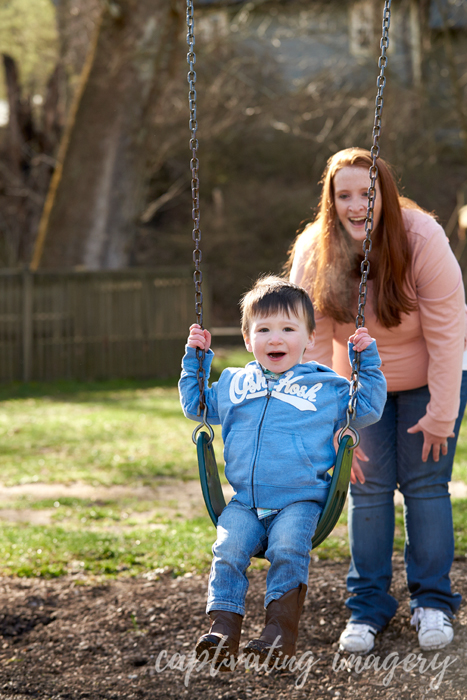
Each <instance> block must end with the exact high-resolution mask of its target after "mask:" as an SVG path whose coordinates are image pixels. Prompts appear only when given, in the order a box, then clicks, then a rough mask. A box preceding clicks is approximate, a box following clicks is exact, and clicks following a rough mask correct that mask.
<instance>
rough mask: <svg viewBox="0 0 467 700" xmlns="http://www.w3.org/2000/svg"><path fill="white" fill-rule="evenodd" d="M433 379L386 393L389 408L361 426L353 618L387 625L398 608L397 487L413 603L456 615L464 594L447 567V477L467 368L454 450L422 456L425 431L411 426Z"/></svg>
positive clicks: (352, 512) (352, 514)
mask: <svg viewBox="0 0 467 700" xmlns="http://www.w3.org/2000/svg"><path fill="white" fill-rule="evenodd" d="M429 400H430V394H429V391H428V387H426V386H425V387H421V388H420V389H413V390H411V391H400V392H390V393H388V399H387V403H386V407H385V409H384V413H383V416H382V418H381V420H380V421H379V422H378V423H375V424H374V425H370V426H369V427H367V428H364V429H363V430H362V431H361V447H362V449H363V451H364V452H365V453H366V454H367V455H368V457H369V458H370V461H369V462H360V465H361V467H362V469H363V472H364V475H365V478H366V481H365V483H364V484H360V483H357V484H352V485H351V489H350V499H349V541H350V548H351V556H352V559H351V563H350V568H349V573H348V577H347V588H348V590H349V592H350V593H354V594H355V595H354V596H353V597H351V598H349V599H348V600H347V601H346V605H347V607H348V608H349V609H350V610H351V612H352V615H351V619H352V620H353V621H355V622H362V623H363V622H364V623H367V624H371V625H372V626H373V627H375V628H376V629H378V630H381V629H382V628H383V627H384V626H385V625H386V624H387V623H388V622H389V620H390V619H391V618H392V617H393V616H394V614H395V612H396V609H397V605H398V604H397V601H396V600H395V598H393V597H392V596H391V595H390V594H389V587H390V585H391V577H392V565H391V559H392V548H393V540H394V490H395V489H396V488H399V491H400V492H401V493H402V494H403V496H404V521H405V532H406V544H405V554H404V558H405V567H406V573H407V584H408V588H409V592H410V606H411V609H412V610H414V609H415V608H417V607H424V608H437V609H438V610H444V611H445V612H446V613H447V615H449V616H450V617H452V616H453V615H454V613H455V612H456V611H457V609H458V608H459V605H460V602H461V596H460V595H459V594H458V593H451V582H450V578H449V573H450V570H451V566H452V561H453V558H454V534H453V524H452V510H451V500H450V496H449V491H448V482H449V481H450V479H451V472H452V464H453V460H454V453H455V450H456V442H457V437H458V434H459V429H460V424H461V422H462V417H463V415H464V409H465V405H466V401H467V372H463V378H462V387H461V405H460V411H459V417H458V419H457V421H456V425H455V429H454V432H455V435H456V436H455V438H449V439H448V454H447V455H446V456H443V455H442V454H440V458H439V462H435V461H434V460H433V457H432V453H431V452H430V456H429V458H428V460H427V462H422V459H421V455H422V444H423V433H421V432H419V433H415V434H414V435H411V434H408V433H407V428H410V427H411V426H413V425H415V424H416V423H417V422H418V421H419V419H420V418H421V417H422V416H424V415H425V412H426V406H427V403H428V402H429Z"/></svg>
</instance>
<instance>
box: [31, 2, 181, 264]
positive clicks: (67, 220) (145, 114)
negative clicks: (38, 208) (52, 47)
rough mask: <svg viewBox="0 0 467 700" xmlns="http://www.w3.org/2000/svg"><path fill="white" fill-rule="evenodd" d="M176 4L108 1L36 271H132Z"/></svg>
mask: <svg viewBox="0 0 467 700" xmlns="http://www.w3.org/2000/svg"><path fill="white" fill-rule="evenodd" d="M180 3H181V0H120V1H119V2H118V4H117V3H115V2H112V3H108V4H107V9H106V10H104V14H103V17H102V21H101V24H100V29H99V32H98V36H97V38H96V42H95V45H94V53H93V57H92V62H91V65H90V68H89V66H88V77H87V79H86V81H85V84H84V85H83V86H82V90H81V95H80V97H79V104H78V106H77V109H75V113H74V115H73V114H71V119H72V120H73V124H72V125H70V124H69V125H68V134H67V148H66V153H63V150H64V149H62V153H61V155H60V156H59V157H61V158H62V162H61V163H60V164H59V166H60V173H59V174H60V177H59V178H58V177H57V178H55V182H53V183H52V185H53V187H54V191H53V193H50V192H49V206H48V211H45V212H44V215H43V217H45V219H44V220H43V221H42V224H41V229H40V235H39V237H38V243H37V247H36V252H35V256H34V260H33V266H34V267H37V266H39V265H40V267H43V268H64V267H65V268H69V267H84V268H87V269H105V268H107V269H112V268H113V269H115V268H119V267H125V266H127V265H128V264H130V262H131V259H130V257H131V247H132V240H133V237H134V234H135V229H136V221H137V219H138V217H139V216H140V214H141V212H142V208H143V202H144V185H145V176H146V165H147V163H146V160H147V152H148V143H149V141H150V137H151V123H152V120H153V118H154V110H155V109H157V107H158V105H160V101H161V99H162V96H163V92H164V87H165V86H166V84H167V83H168V81H169V80H170V77H171V74H172V73H171V71H172V68H173V63H174V53H173V52H174V49H175V47H178V48H179V49H180V50H179V51H178V55H180V56H181V55H182V50H181V46H180V45H179V40H180V36H181V32H180V30H181V23H182V20H183V8H182V7H181V4H180ZM85 70H86V67H85ZM72 112H73V110H72ZM65 131H66V130H65ZM46 209H47V207H46Z"/></svg>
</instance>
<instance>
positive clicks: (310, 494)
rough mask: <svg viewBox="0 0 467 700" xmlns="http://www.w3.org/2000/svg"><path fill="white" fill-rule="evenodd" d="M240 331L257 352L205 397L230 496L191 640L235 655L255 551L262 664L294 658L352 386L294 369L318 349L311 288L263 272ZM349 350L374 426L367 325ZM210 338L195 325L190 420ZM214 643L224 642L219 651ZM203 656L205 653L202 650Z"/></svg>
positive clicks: (363, 413)
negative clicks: (263, 564) (355, 357)
mask: <svg viewBox="0 0 467 700" xmlns="http://www.w3.org/2000/svg"><path fill="white" fill-rule="evenodd" d="M241 311H242V332H243V337H244V341H245V345H246V348H247V350H248V351H249V352H252V353H253V354H254V357H255V361H254V362H250V363H249V364H248V365H246V367H244V368H228V369H226V370H224V371H223V372H222V374H221V376H220V379H219V381H218V382H214V383H213V385H212V386H211V387H210V388H209V387H208V386H207V379H206V394H205V400H206V404H207V412H208V418H209V422H210V423H213V424H221V425H222V438H223V441H224V458H225V475H226V477H227V479H228V481H229V483H230V484H231V485H232V487H233V489H234V491H235V495H234V496H233V498H232V500H231V501H230V502H229V503H228V504H227V506H226V507H225V509H224V510H223V512H222V514H221V515H220V517H219V521H218V526H217V540H216V542H215V544H214V546H213V561H212V567H211V574H210V577H209V588H208V602H207V609H206V612H207V613H209V616H210V618H211V620H212V625H211V629H210V631H209V633H208V634H204V635H203V636H202V637H200V639H199V640H198V642H197V645H196V653H197V655H198V657H199V656H201V654H202V653H203V652H206V651H207V655H208V657H209V658H212V657H214V656H215V654H216V652H217V656H216V658H217V660H218V662H222V661H223V660H224V661H225V662H226V663H228V661H229V660H230V655H233V656H234V657H235V656H236V654H237V652H238V646H239V641H240V632H241V625H242V620H243V616H244V614H245V596H246V592H247V589H248V579H247V577H246V570H247V568H248V566H249V564H250V559H251V557H252V556H254V555H255V554H257V553H258V552H260V551H264V552H265V557H266V559H268V560H269V562H270V564H271V566H270V568H269V571H268V574H267V592H266V598H265V608H266V624H265V628H264V630H263V632H262V634H261V637H260V638H259V639H256V640H252V641H250V642H249V644H248V645H247V647H246V651H248V652H250V653H253V654H255V655H256V656H257V657H258V658H259V659H260V660H261V662H262V661H264V659H265V658H266V657H267V655H268V653H269V659H271V658H272V659H273V660H274V659H275V658H277V657H278V656H280V655H281V654H282V655H284V656H288V657H291V656H293V655H294V654H295V644H296V639H297V635H298V623H299V619H300V614H301V610H302V607H303V603H304V600H305V595H306V589H307V583H308V567H309V562H310V550H311V540H312V537H313V535H314V532H315V529H316V525H317V523H318V520H319V517H320V514H321V511H322V508H323V505H324V503H325V501H326V497H327V494H328V489H329V481H330V477H329V475H328V474H327V471H328V470H329V469H330V468H331V467H332V466H333V464H334V461H335V457H336V452H335V449H334V445H333V438H334V435H335V433H336V431H337V430H338V429H339V428H341V427H342V425H343V423H344V420H345V415H346V409H347V405H348V401H349V385H350V383H349V381H348V380H347V379H344V378H343V377H341V376H339V375H337V374H336V373H335V372H334V371H333V370H331V369H329V367H325V366H324V365H320V364H317V363H316V362H307V363H304V364H301V360H302V356H303V354H304V352H305V349H307V348H310V347H312V346H313V344H314V337H315V321H314V313H313V305H312V303H311V301H310V298H309V296H308V294H307V292H306V291H305V290H304V289H302V288H301V287H298V286H297V285H295V284H292V283H291V282H288V281H286V280H283V279H281V278H278V277H266V278H261V279H259V280H258V281H257V282H256V284H255V285H254V287H253V288H252V289H251V291H250V292H248V293H247V294H246V295H245V296H244V298H243V300H242V302H241ZM349 342H350V343H352V344H353V348H352V347H350V346H349V353H350V354H352V353H353V350H358V351H364V352H363V354H362V356H361V367H360V382H361V386H359V392H358V400H357V417H356V419H355V420H354V421H353V425H354V426H355V427H357V428H358V427H363V426H365V425H369V424H371V423H375V422H376V421H378V420H379V418H380V417H381V414H382V411H383V408H384V404H385V401H386V381H385V379H384V376H383V374H382V372H381V370H380V369H379V367H380V364H381V362H380V359H379V355H378V352H377V349H376V343H375V341H374V340H373V339H372V338H370V336H369V335H368V332H367V330H366V328H359V329H358V330H357V331H356V332H355V333H354V334H353V335H352V336H351V337H350V341H349ZM210 343H211V336H210V333H209V332H208V331H207V330H202V329H201V328H200V326H198V325H196V324H194V325H193V326H191V328H190V335H189V338H188V343H187V349H186V354H185V356H184V358H183V362H182V366H183V370H182V374H181V378H180V383H179V389H180V397H181V403H182V407H183V411H184V414H185V416H187V417H188V418H191V419H193V420H199V417H198V416H197V408H198V402H199V389H198V380H197V376H196V372H197V369H198V360H197V358H196V350H195V348H202V349H204V350H205V351H206V356H205V361H204V367H205V370H206V377H207V378H208V377H209V370H210V366H211V362H212V358H213V353H212V351H211V350H210V349H209V347H210ZM219 647H220V649H219ZM205 656H206V654H205Z"/></svg>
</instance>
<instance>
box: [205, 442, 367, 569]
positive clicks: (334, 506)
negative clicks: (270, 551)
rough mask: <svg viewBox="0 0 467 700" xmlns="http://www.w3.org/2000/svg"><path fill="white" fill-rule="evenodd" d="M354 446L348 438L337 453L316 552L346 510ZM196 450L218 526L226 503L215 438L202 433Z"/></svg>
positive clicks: (208, 505)
mask: <svg viewBox="0 0 467 700" xmlns="http://www.w3.org/2000/svg"><path fill="white" fill-rule="evenodd" d="M353 447H354V444H353V443H352V439H351V436H350V435H344V436H343V437H342V438H341V440H340V444H339V449H338V451H337V456H336V464H335V466H334V469H333V473H332V477H331V484H330V487H329V494H328V498H327V500H326V504H325V506H324V509H323V512H322V513H321V517H320V519H319V522H318V526H317V528H316V532H315V534H314V537H313V539H312V548H313V549H315V548H316V547H317V546H318V545H320V544H321V542H323V541H324V540H325V539H326V537H327V536H328V535H329V534H330V533H331V531H332V530H333V529H334V527H335V525H336V523H337V521H338V520H339V517H340V514H341V513H342V509H343V508H344V504H345V499H346V497H347V490H348V487H349V481H350V470H351V467H352V448H353ZM196 449H197V452H198V467H199V477H200V481H201V489H202V492H203V498H204V502H205V504H206V508H207V511H208V513H209V516H210V518H211V520H212V522H213V523H214V525H216V526H217V519H218V518H219V516H220V514H221V513H222V511H223V510H224V508H225V505H226V504H225V498H224V494H223V492H222V486H221V482H220V479H219V470H218V468H217V463H216V457H215V454H214V448H213V444H212V439H211V438H210V436H209V435H208V433H206V432H205V431H201V432H199V433H198V437H197V438H196ZM257 556H259V557H264V553H261V554H258V555H257Z"/></svg>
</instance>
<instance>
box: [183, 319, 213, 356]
mask: <svg viewBox="0 0 467 700" xmlns="http://www.w3.org/2000/svg"><path fill="white" fill-rule="evenodd" d="M187 345H188V347H189V348H200V349H201V350H209V348H210V347H211V334H210V332H209V331H207V330H206V329H204V330H203V329H202V328H201V326H200V325H199V324H198V323H193V325H191V326H190V335H189V336H188V340H187Z"/></svg>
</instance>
